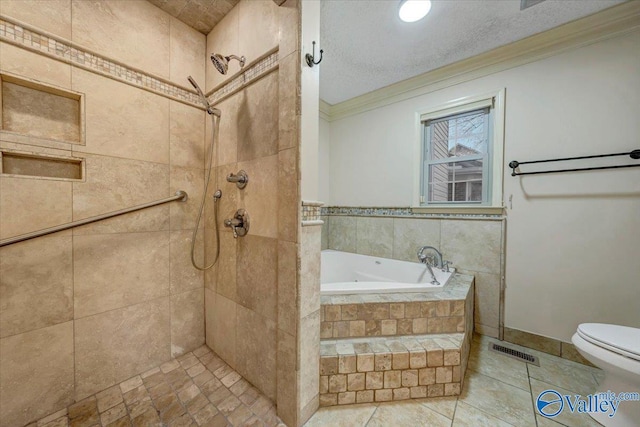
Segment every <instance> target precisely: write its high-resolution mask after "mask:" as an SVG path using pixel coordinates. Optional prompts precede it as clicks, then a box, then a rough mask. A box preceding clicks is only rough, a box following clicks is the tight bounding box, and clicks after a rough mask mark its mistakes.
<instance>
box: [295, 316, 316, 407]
mask: <svg viewBox="0 0 640 427" xmlns="http://www.w3.org/2000/svg"><path fill="white" fill-rule="evenodd" d="M300 331H301V333H300V336H299V341H298V343H299V344H298V345H299V349H298V351H299V354H300V356H299V359H300V385H299V390H300V405H301V407H304V406H306V405H307V404H309V403H310V402H312V401H313V400H314V399H316V400H317V395H318V391H319V389H320V383H319V381H320V311H315V312H313V313H311V314H309V315H308V316H306V317H303V318H302V319H301V320H300Z"/></svg>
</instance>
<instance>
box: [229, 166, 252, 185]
mask: <svg viewBox="0 0 640 427" xmlns="http://www.w3.org/2000/svg"><path fill="white" fill-rule="evenodd" d="M227 181H228V182H235V183H236V185H237V186H238V188H239V189H243V188H244V187H246V186H247V183H248V182H249V175H247V173H246V172H245V171H243V170H240V171H238V174H237V175H234V174H232V173H230V174H229V176H228V177H227Z"/></svg>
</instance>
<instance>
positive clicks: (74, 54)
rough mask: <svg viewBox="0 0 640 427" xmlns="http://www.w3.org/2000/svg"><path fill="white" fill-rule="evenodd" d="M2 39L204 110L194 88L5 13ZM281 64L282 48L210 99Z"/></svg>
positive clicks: (1, 22) (1, 18)
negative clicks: (80, 44)
mask: <svg viewBox="0 0 640 427" xmlns="http://www.w3.org/2000/svg"><path fill="white" fill-rule="evenodd" d="M0 41H4V42H7V43H10V44H13V45H15V46H18V47H21V48H24V49H28V50H30V51H33V52H36V53H39V54H42V55H45V56H48V57H51V58H54V59H56V60H59V61H62V62H65V63H67V64H71V65H73V66H76V67H79V68H83V69H85V70H88V71H92V72H94V73H97V74H100V75H103V76H105V77H109V78H112V79H114V80H118V81H120V82H123V83H126V84H129V85H131V86H135V87H138V88H140V89H144V90H147V91H149V92H153V93H155V94H158V95H161V96H165V97H167V98H171V99H174V100H176V101H180V102H183V103H185V104H188V105H191V106H194V107H198V108H201V109H204V107H203V105H202V102H201V101H200V97H199V96H198V94H197V93H195V92H194V91H191V90H188V89H186V88H183V87H181V86H178V85H176V84H174V83H172V82H170V81H168V80H165V79H163V78H161V77H157V76H154V75H151V74H149V73H145V72H143V71H141V70H138V69H135V68H132V67H129V66H127V65H126V64H123V63H121V62H118V61H115V60H113V59H110V58H108V57H106V56H104V55H100V54H98V53H95V52H92V51H90V50H88V49H86V48H83V47H82V46H79V45H77V44H75V43H73V42H70V41H67V40H65V39H63V38H60V37H56V36H53V35H51V34H48V33H45V32H42V31H40V30H38V29H36V28H34V27H31V26H28V25H26V24H23V23H20V22H18V21H16V20H13V19H11V18H8V17H5V16H0ZM277 67H278V51H277V49H275V50H274V51H272V52H270V53H268V54H267V55H266V56H265V57H263V58H261V59H259V60H257V61H255V62H254V63H253V64H250V65H249V66H248V67H247V68H245V69H244V71H243V72H242V73H240V74H239V75H238V76H236V77H234V78H233V79H232V80H231V81H229V82H228V83H226V84H225V85H224V86H222V87H220V88H218V89H217V90H215V91H214V92H213V93H212V94H210V95H209V97H208V99H209V102H211V103H212V104H215V103H217V102H219V101H220V100H222V99H223V98H226V97H228V96H230V95H231V94H233V93H235V92H237V91H238V90H241V89H242V88H244V87H245V86H246V85H248V84H249V83H251V82H253V81H255V80H257V79H259V78H260V77H262V76H264V75H265V74H267V73H269V72H271V71H273V70H274V69H276V68H277ZM185 78H186V76H185Z"/></svg>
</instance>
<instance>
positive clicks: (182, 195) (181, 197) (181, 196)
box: [0, 190, 189, 247]
mask: <svg viewBox="0 0 640 427" xmlns="http://www.w3.org/2000/svg"><path fill="white" fill-rule="evenodd" d="M188 198H189V197H188V195H187V192H186V191H182V190H178V191H177V192H176V194H175V196H171V197H167V198H165V199H161V200H156V201H155V202H149V203H144V204H142V205H138V206H132V207H130V208H124V209H120V210H117V211H113V212H108V213H103V214H101V215H96V216H92V217H89V218H85V219H79V220H78V221H73V222H68V223H66V224H61V225H56V226H55V227H49V228H44V229H42V230H38V231H32V232H31V233H26V234H20V235H19V236H15V237H11V238H8V239H3V240H0V247H3V246H7V245H12V244H14V243H18V242H24V241H25V240H30V239H35V238H36V237H40V236H46V235H47V234H53V233H57V232H58V231H64V230H68V229H70V228H74V227H79V226H81V225H87V224H91V223H92V222H97V221H102V220H103V219H108V218H112V217H114V216H118V215H124V214H126V213H129V212H135V211H139V210H142V209H146V208H151V207H153V206H158V205H162V204H164V203H169V202H173V201H176V200H177V201H180V202H186V201H187V199H188Z"/></svg>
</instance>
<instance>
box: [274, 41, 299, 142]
mask: <svg viewBox="0 0 640 427" xmlns="http://www.w3.org/2000/svg"><path fill="white" fill-rule="evenodd" d="M279 55H281V56H279V58H278V66H279V72H278V78H279V79H280V81H279V83H278V103H279V105H280V108H279V115H278V129H279V146H280V150H284V149H285V148H293V147H298V145H299V139H300V130H299V129H300V109H301V106H300V56H299V55H298V54H297V53H295V52H294V53H291V54H289V55H288V56H284V54H283V53H282V51H280V53H279Z"/></svg>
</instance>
